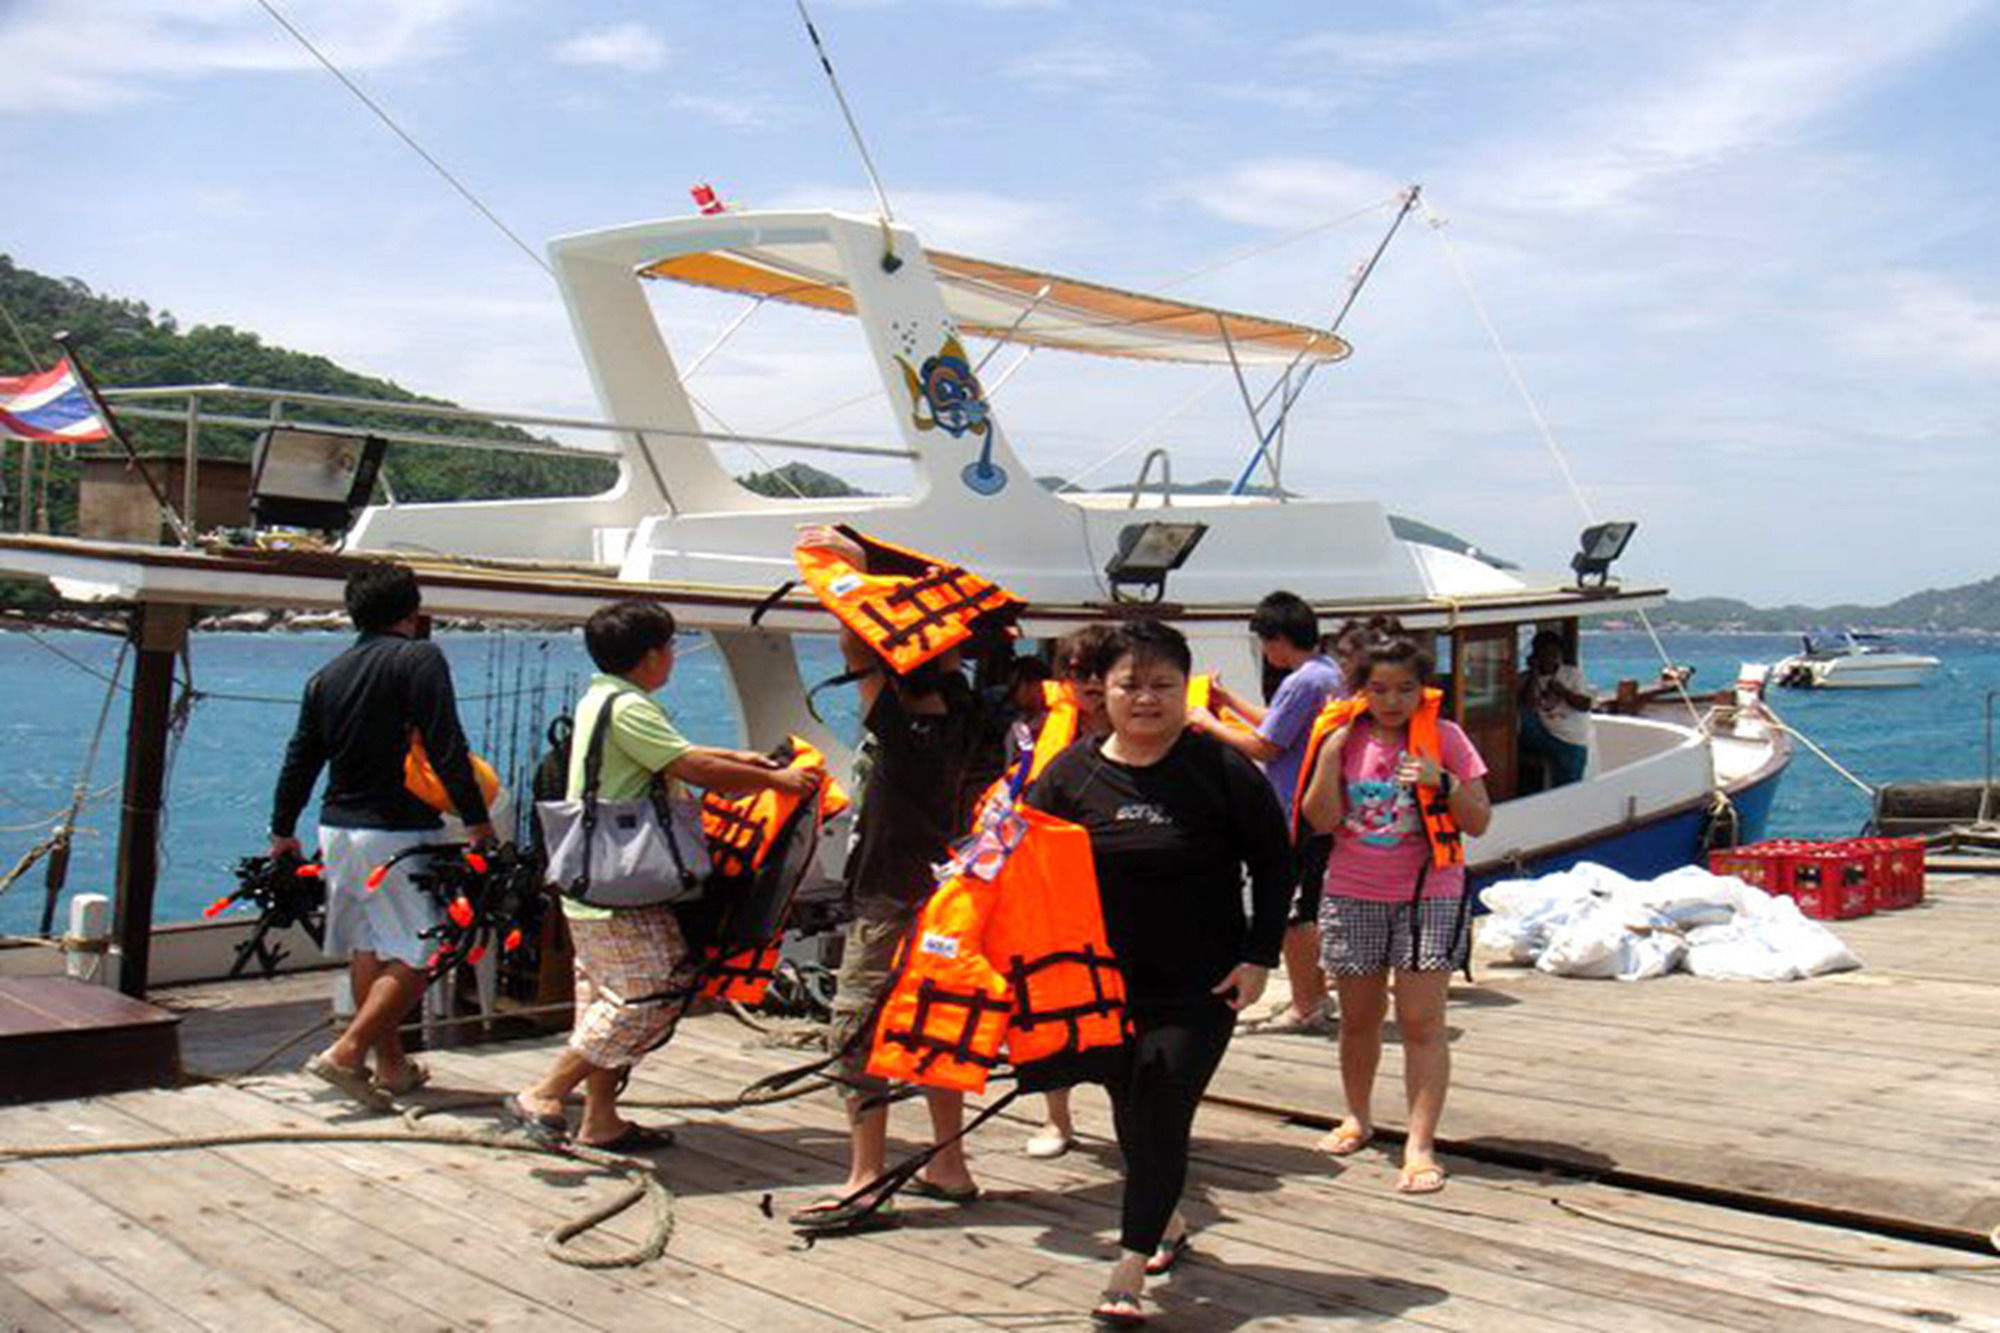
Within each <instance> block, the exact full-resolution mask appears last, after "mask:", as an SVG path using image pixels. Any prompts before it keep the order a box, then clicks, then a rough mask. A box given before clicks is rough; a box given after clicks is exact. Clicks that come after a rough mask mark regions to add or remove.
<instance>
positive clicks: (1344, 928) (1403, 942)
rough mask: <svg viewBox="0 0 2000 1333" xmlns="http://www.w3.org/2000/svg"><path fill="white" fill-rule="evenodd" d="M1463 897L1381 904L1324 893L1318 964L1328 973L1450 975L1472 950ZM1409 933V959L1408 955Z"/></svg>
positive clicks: (1347, 975)
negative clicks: (1402, 972) (1431, 973)
mask: <svg viewBox="0 0 2000 1333" xmlns="http://www.w3.org/2000/svg"><path fill="white" fill-rule="evenodd" d="M1465 907H1466V903H1465V900H1464V899H1463V898H1460V897H1451V898H1425V899H1423V900H1422V901H1421V902H1416V903H1412V902H1409V901H1408V900H1404V901H1400V902H1382V901H1380V900H1378V899H1374V898H1345V897H1341V896H1340V895H1338V894H1331V893H1329V894H1328V895H1327V896H1326V897H1324V898H1322V899H1321V900H1320V904H1319V961H1320V966H1321V967H1323V968H1325V969H1326V971H1327V973H1328V975H1330V976H1340V977H1359V976H1369V975H1372V974H1374V973H1377V972H1388V971H1392V970H1394V971H1407V972H1452V971H1456V970H1457V969H1458V968H1460V967H1463V966H1464V965H1465V960H1466V957H1467V955H1468V954H1470V953H1471V950H1472V925H1471V923H1470V921H1468V920H1467V919H1466V918H1465V916H1464V915H1463V913H1464V911H1465ZM1413 931H1414V933H1415V935H1416V940H1415V945H1416V948H1415V957H1414V959H1413V958H1412V956H1411V938H1410V936H1411V934H1412V932H1413Z"/></svg>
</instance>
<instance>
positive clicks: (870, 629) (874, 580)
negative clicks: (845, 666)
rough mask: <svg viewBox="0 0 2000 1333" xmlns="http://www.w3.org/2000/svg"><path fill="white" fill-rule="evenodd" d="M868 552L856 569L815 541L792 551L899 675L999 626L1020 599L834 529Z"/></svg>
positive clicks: (943, 565) (959, 570)
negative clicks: (864, 564)
mask: <svg viewBox="0 0 2000 1333" xmlns="http://www.w3.org/2000/svg"><path fill="white" fill-rule="evenodd" d="M837 531H839V532H840V533H841V534H842V535H844V536H846V537H848V538H850V539H852V540H853V541H854V542H855V543H856V544H858V545H859V546H860V547H861V549H862V550H863V551H865V552H866V553H867V557H868V558H867V568H866V569H859V568H856V567H855V566H854V565H853V564H851V563H849V561H848V560H847V559H846V558H845V557H843V556H841V555H839V554H838V553H836V552H834V551H830V550H826V549H824V548H820V547H800V548H799V549H798V550H796V551H795V552H793V557H794V558H795V559H796V560H797V561H798V566H799V573H800V576H801V577H802V578H804V580H805V582H806V586H807V587H809V588H811V589H812V591H813V595H814V596H815V597H817V598H819V600H820V604H821V605H823V606H824V607H826V609H827V610H829V611H831V612H832V613H833V614H834V616H835V618H836V619H838V620H839V621H840V623H841V624H843V625H845V626H846V627H847V628H848V629H850V630H852V631H853V632H854V633H855V634H856V635H857V636H858V637H859V638H860V639H861V641H862V642H864V643H866V644H867V645H868V646H869V647H870V648H872V649H873V650H874V651H875V653H876V655H877V656H879V657H880V658H881V659H882V662H883V664H884V665H885V666H887V667H888V669H889V670H890V671H892V672H894V673H895V674H897V675H899V676H901V675H906V674H908V673H909V672H911V671H913V670H915V669H916V668H917V667H919V666H922V665H923V664H924V663H925V662H928V661H930V660H931V659H932V658H935V657H937V656H939V655H940V654H943V653H946V652H949V651H950V650H951V649H953V648H956V647H958V646H959V645H960V644H963V643H965V642H966V641H967V640H968V639H971V638H972V637H973V636H974V635H975V634H978V633H982V632H987V631H993V630H1003V629H1005V628H1006V627H1007V626H1010V625H1011V624H1012V623H1013V622H1014V620H1015V619H1017V618H1018V617H1019V616H1020V614H1021V612H1022V611H1023V610H1024V609H1025V608H1026V606H1027V603H1026V602H1024V601H1022V600H1021V599H1020V598H1019V597H1016V596H1015V595H1014V594H1013V593H1011V592H1008V591H1007V590H1006V589H1005V588H1003V587H1001V586H1000V585H999V584H997V583H994V582H992V581H990V580H988V579H985V578H982V577H980V576H979V575H977V574H974V573H973V572H972V571H970V570H968V569H966V568H965V567H964V566H963V565H955V564H952V563H951V562H949V561H946V560H939V559H936V558H934V557H931V556H927V555H925V554H923V553H922V552H920V551H912V550H909V549H908V548H906V547H901V546H894V545H891V544H890V543H888V542H885V541H880V540H878V539H876V538H873V537H864V536H862V535H861V534H860V533H858V532H856V531H855V530H854V529H853V528H850V527H845V526H843V527H840V528H838V529H837Z"/></svg>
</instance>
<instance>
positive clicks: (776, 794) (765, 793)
mask: <svg viewBox="0 0 2000 1333" xmlns="http://www.w3.org/2000/svg"><path fill="white" fill-rule="evenodd" d="M773 757H774V758H780V759H783V760H784V763H785V767H787V768H796V769H803V770H805V771H808V772H813V773H817V774H819V775H820V781H819V785H818V786H817V787H815V788H814V789H813V793H812V795H811V796H808V797H799V796H793V795H791V794H790V793H788V792H780V791H775V790H772V789H770V788H765V789H764V790H762V791H755V792H746V793H744V794H743V795H741V796H723V795H720V794H719V793H715V792H710V793H708V794H707V795H706V796H704V797H703V798H702V802H701V827H702V832H703V833H704V834H705V835H707V839H708V854H709V861H710V863H711V865H712V866H713V868H714V873H715V875H716V876H717V877H718V878H717V880H716V881H714V882H713V886H712V887H713V888H714V890H715V891H716V892H718V893H720V894H723V895H725V896H726V903H725V906H724V908H723V916H722V919H721V921H720V923H719V925H718V928H717V935H718V942H717V943H715V944H711V945H709V946H708V947H707V948H706V949H705V950H704V955H705V961H704V964H703V973H704V980H703V982H702V985H701V992H700V993H701V996H702V998H704V999H710V1000H740V1001H741V1002H743V1003H744V1004H758V1003H761V1002H762V1000H763V998H764V992H765V990H766V989H767V988H768V987H769V986H770V984H771V977H772V975H773V974H774V972H775V971H776V969H777V966H778V944H779V941H780V940H781V939H782V938H783V936H784V922H785V915H786V913H787V912H788V910H789V909H790V906H791V899H792V894H793V893H794V892H795V891H796V890H797V888H798V876H799V874H800V873H802V872H803V869H804V866H805V864H806V861H805V858H809V857H810V855H811V852H812V849H813V847H814V846H816V845H817V843H818V841H819V834H820V828H821V826H822V825H824V824H825V822H826V821H827V820H828V819H831V818H832V817H833V816H835V815H837V814H839V813H840V812H841V811H843V810H845V809H846V808H847V806H848V796H847V792H846V791H845V790H844V789H843V788H842V787H841V786H840V784H839V783H837V782H835V781H834V780H833V779H832V778H831V777H829V776H827V773H826V759H825V757H824V756H822V755H821V754H820V752H819V751H818V750H817V749H815V748H814V747H813V746H812V745H811V744H810V743H809V742H807V741H805V740H803V739H801V738H799V737H797V736H793V737H790V738H789V739H788V740H787V741H786V742H785V744H784V745H781V746H779V747H778V750H777V751H776V753H775V754H774V755H773Z"/></svg>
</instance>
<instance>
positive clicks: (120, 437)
mask: <svg viewBox="0 0 2000 1333" xmlns="http://www.w3.org/2000/svg"><path fill="white" fill-rule="evenodd" d="M55 340H56V346H58V347H60V348H62V349H63V355H65V356H67V357H68V358H69V363H70V365H71V366H72V367H74V368H75V370H76V379H77V383H79V384H81V385H82V386H83V392H84V396H85V397H87V398H89V399H90V402H91V405H92V406H93V407H95V408H96V409H97V419H98V420H100V421H102V422H103V423H104V430H105V433H106V434H108V435H109V436H110V437H111V438H112V439H114V440H116V441H118V444H119V447H121V448H122V449H124V450H125V457H126V459H127V460H128V461H130V463H131V464H132V466H133V467H135V468H137V469H138V470H139V475H140V476H141V477H143V478H145V480H146V489H147V490H149V491H151V492H152V493H153V499H154V500H156V501H158V502H159V506H160V513H161V514H162V515H164V516H165V517H166V520H167V525H168V526H169V527H171V528H173V530H174V536H175V537H177V538H178V539H179V540H180V544H181V545H182V546H193V545H194V529H192V528H190V527H189V526H188V524H187V520H186V519H185V518H183V517H182V516H181V511H180V510H178V509H176V508H174V502H173V501H172V500H169V499H168V498H167V493H166V491H165V489H163V488H162V487H161V485H160V483H159V479H158V478H156V477H154V476H153V472H152V469H151V468H148V467H147V466H146V461H145V460H144V459H142V458H140V457H139V451H138V450H137V449H134V448H133V447H132V441H130V440H128V439H126V438H125V431H124V429H123V428H122V427H121V426H119V424H118V418H117V417H114V416H112V415H111V407H110V404H108V403H106V402H105V401H104V397H103V395H101V394H99V393H98V391H97V380H96V379H95V378H94V377H92V375H91V373H90V369H89V367H87V366H85V365H84V364H83V358H82V357H80V356H78V355H77V354H76V347H75V345H74V343H73V342H72V340H71V338H70V335H69V334H67V333H58V334H57V335H56V339H55Z"/></svg>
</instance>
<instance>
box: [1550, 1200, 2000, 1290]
mask: <svg viewBox="0 0 2000 1333" xmlns="http://www.w3.org/2000/svg"><path fill="white" fill-rule="evenodd" d="M1549 1202H1550V1203H1552V1204H1554V1205H1555V1206H1556V1208H1557V1209H1558V1210H1559V1211H1561V1212H1564V1213H1567V1214H1569V1215H1570V1216H1571V1217H1577V1218H1581V1219H1583V1220H1584V1221H1586V1222H1596V1223H1598V1224H1599V1225H1600V1226H1607V1227H1617V1228H1618V1229H1619V1230H1621V1231H1635V1232H1637V1233H1639V1234H1640V1235H1642V1236H1655V1237H1658V1238H1659V1239H1661V1240H1673V1241H1681V1242H1683V1243H1685V1244H1688V1245H1704V1246H1707V1247H1708V1248H1709V1249H1712V1250H1734V1251H1736V1252H1737V1253H1739V1254H1755V1255H1761V1256H1763V1257H1765V1258H1770V1259H1797V1260H1799V1261H1801V1262H1802V1263H1812V1264H1832V1265H1834V1266H1836V1267H1839V1268H1865V1269H1868V1270H1870V1271H1871V1272H1878V1273H1987V1274H1992V1273H2000V1258H1993V1259H1980V1260H1967V1261H1965V1262H1961V1263H1949V1262H1942V1261H1936V1260H1921V1261H1917V1262H1913V1263H1905V1262H1901V1261H1898V1260H1893V1259H1857V1258H1854V1257H1852V1256H1849V1255H1845V1254H1835V1253H1833V1252H1832V1251H1830V1250H1804V1249H1797V1248H1795V1247H1792V1246H1789V1245H1753V1244H1751V1243H1749V1242H1747V1241H1731V1240H1723V1239H1721V1238H1720V1237H1717V1236H1704V1235H1702V1234H1701V1233H1699V1232H1694V1231H1685V1230H1682V1229H1680V1228H1678V1227H1665V1226H1649V1225H1647V1224H1646V1223H1644V1222H1634V1221H1632V1220H1631V1219H1629V1218H1624V1217H1616V1216H1613V1215H1612V1214H1610V1213H1604V1212H1599V1211H1598V1210H1596V1209H1594V1208H1585V1207H1583V1206H1582V1205H1581V1204H1574V1203H1570V1202H1568V1201H1567V1200H1564V1199H1555V1198H1552V1199H1550V1200H1549ZM1986 1240H1987V1243H1988V1244H1990V1245H1991V1246H1992V1247H1993V1248H1994V1250H1995V1251H2000V1226H1996V1227H1994V1228H1993V1230H1992V1231H1991V1232H1989V1233H1988V1234H1987V1237H1986Z"/></svg>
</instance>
